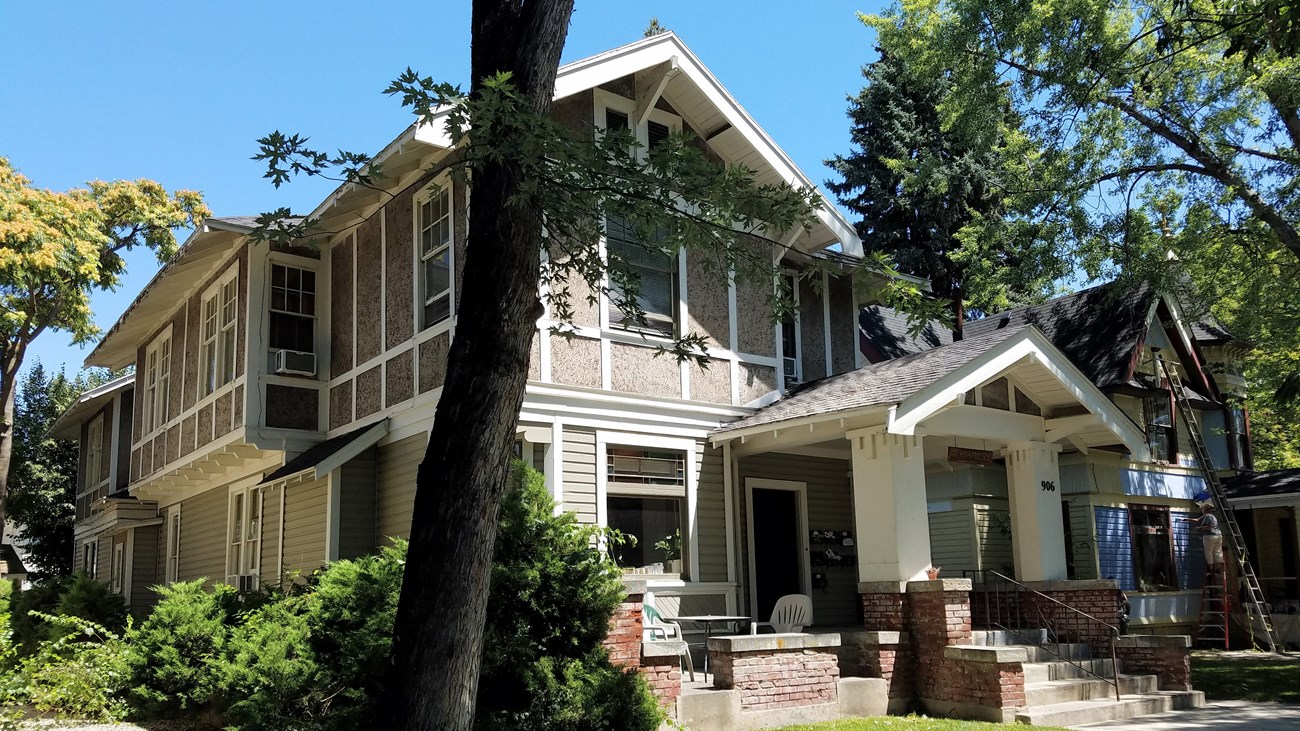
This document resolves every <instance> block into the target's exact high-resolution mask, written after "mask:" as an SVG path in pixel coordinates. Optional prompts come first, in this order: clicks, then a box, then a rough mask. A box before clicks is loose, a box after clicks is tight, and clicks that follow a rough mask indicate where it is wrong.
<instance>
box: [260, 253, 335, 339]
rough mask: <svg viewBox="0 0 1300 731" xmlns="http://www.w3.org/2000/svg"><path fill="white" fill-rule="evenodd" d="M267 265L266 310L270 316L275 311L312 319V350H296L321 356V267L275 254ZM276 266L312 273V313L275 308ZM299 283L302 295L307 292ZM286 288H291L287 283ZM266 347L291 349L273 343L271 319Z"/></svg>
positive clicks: (268, 321) (268, 324) (268, 323)
mask: <svg viewBox="0 0 1300 731" xmlns="http://www.w3.org/2000/svg"><path fill="white" fill-rule="evenodd" d="M296 259H297V258H296ZM307 261H314V260H311V259H308V260H307ZM266 265H267V266H266V277H267V283H266V303H265V304H266V312H267V314H268V316H269V315H270V314H271V313H275V314H279V315H287V316H289V317H302V318H306V319H309V320H311V347H312V349H311V350H310V351H303V350H299V351H295V352H299V353H306V352H309V353H311V354H313V355H315V356H317V357H318V358H319V357H320V350H321V347H320V345H321V332H320V323H321V319H322V318H321V316H320V304H321V293H320V284H321V278H320V269H319V268H318V267H315V266H309V265H305V264H303V263H302V261H301V260H295V261H287V260H281V259H278V258H276V257H275V256H274V255H273V256H270V257H268V258H267V262H266ZM276 267H284V268H285V269H286V270H287V269H297V270H298V271H299V272H311V274H312V279H313V280H314V281H313V286H312V291H311V296H312V299H313V303H312V312H311V314H310V315H308V314H304V313H302V312H292V311H290V310H287V309H279V310H277V309H276V308H275V306H274V296H275V292H274V290H275V268H276ZM299 284H300V286H299V287H298V289H297V290H296V291H297V292H298V293H299V294H300V295H301V294H303V293H305V292H306V290H304V289H303V288H302V287H301V281H300V282H299ZM284 289H285V290H286V291H287V290H288V289H289V287H288V286H287V285H286V286H285V287H284ZM266 349H267V351H268V352H274V351H277V350H290V348H277V347H275V346H274V345H272V344H271V326H270V320H269V319H268V320H267V331H266Z"/></svg>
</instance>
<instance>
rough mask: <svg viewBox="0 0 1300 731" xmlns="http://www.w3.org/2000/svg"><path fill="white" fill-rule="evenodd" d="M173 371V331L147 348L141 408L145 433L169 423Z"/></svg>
mask: <svg viewBox="0 0 1300 731" xmlns="http://www.w3.org/2000/svg"><path fill="white" fill-rule="evenodd" d="M171 372H172V337H171V333H165V334H163V335H160V336H159V337H158V338H157V339H156V340H154V342H153V344H152V345H150V346H149V348H148V349H147V350H145V355H144V403H143V404H141V408H140V418H141V419H142V421H143V422H144V423H143V427H144V428H143V430H142V433H144V434H149V433H151V432H153V430H155V429H157V428H159V427H161V426H162V425H163V424H166V423H167V412H168V410H169V409H170V408H171Z"/></svg>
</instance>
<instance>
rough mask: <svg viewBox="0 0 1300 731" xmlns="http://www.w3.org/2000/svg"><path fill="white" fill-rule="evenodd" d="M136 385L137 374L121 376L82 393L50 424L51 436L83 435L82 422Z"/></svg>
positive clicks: (72, 437) (75, 436)
mask: <svg viewBox="0 0 1300 731" xmlns="http://www.w3.org/2000/svg"><path fill="white" fill-rule="evenodd" d="M133 385H135V374H134V373H128V374H126V375H125V376H119V377H117V378H114V379H113V380H111V381H109V382H108V383H103V384H100V385H98V386H96V387H94V388H92V389H90V390H89V391H86V392H85V393H83V394H81V396H79V397H78V398H77V400H76V401H74V402H73V404H72V405H71V406H69V407H68V410H67V411H64V412H63V413H62V414H60V415H59V418H57V419H55V420H54V423H53V424H51V425H50V436H52V437H54V438H55V439H76V438H78V437H79V436H81V424H82V422H84V421H86V419H88V418H90V415H91V414H94V413H95V412H97V411H99V410H100V409H102V408H103V407H104V404H107V403H108V402H109V401H112V400H113V396H114V395H115V394H117V393H120V392H122V391H125V390H126V389H128V388H130V387H132V386H133Z"/></svg>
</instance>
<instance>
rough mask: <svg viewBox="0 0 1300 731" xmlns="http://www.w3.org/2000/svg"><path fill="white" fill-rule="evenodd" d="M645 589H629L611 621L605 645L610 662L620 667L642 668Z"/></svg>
mask: <svg viewBox="0 0 1300 731" xmlns="http://www.w3.org/2000/svg"><path fill="white" fill-rule="evenodd" d="M644 594H645V588H644V586H641V587H633V586H630V587H629V591H628V594H627V596H625V597H623V601H622V602H621V603H620V604H619V605H618V609H615V610H614V616H613V617H611V618H610V620H609V634H608V635H606V636H605V642H604V643H603V644H604V646H605V649H606V650H608V651H609V660H610V662H612V663H614V664H615V665H617V666H619V667H624V668H639V667H640V666H641V602H642V600H643V598H644Z"/></svg>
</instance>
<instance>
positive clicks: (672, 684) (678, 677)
mask: <svg viewBox="0 0 1300 731" xmlns="http://www.w3.org/2000/svg"><path fill="white" fill-rule="evenodd" d="M681 662H682V661H681V658H679V657H650V658H646V659H645V660H643V661H642V662H641V667H640V672H641V677H643V678H645V679H646V682H647V683H649V684H650V689H651V690H653V691H654V694H655V696H656V697H657V698H659V702H660V703H661V704H663V705H666V706H670V707H671V706H672V705H673V704H675V703H677V696H679V695H681V694H682V666H681Z"/></svg>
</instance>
